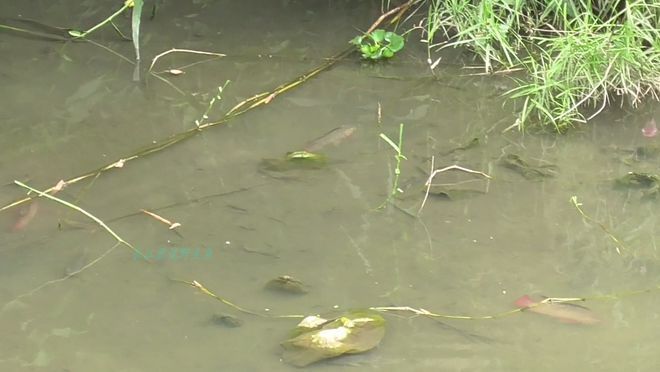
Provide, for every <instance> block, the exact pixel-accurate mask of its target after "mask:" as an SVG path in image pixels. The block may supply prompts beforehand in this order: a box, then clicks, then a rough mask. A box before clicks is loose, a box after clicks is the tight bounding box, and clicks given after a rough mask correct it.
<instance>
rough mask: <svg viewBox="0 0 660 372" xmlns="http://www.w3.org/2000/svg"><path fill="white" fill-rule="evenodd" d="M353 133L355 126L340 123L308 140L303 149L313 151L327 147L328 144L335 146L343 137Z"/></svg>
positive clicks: (345, 137)
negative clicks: (340, 124) (338, 125)
mask: <svg viewBox="0 0 660 372" xmlns="http://www.w3.org/2000/svg"><path fill="white" fill-rule="evenodd" d="M353 133H355V127H350V126H348V125H342V126H340V127H337V128H335V129H333V130H331V131H329V132H328V133H326V134H324V135H322V136H321V137H319V138H317V139H315V140H313V141H311V142H309V143H308V144H307V145H306V146H305V151H307V152H312V153H313V152H317V151H319V150H321V149H323V148H325V147H327V146H328V145H334V146H337V145H339V144H340V143H342V142H343V141H344V140H345V139H347V138H348V137H350V136H352V135H353Z"/></svg>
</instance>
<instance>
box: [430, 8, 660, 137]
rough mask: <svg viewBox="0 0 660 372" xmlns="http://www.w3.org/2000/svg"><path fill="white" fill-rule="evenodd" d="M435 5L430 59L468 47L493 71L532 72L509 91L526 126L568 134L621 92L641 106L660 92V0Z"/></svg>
mask: <svg viewBox="0 0 660 372" xmlns="http://www.w3.org/2000/svg"><path fill="white" fill-rule="evenodd" d="M427 6H428V13H427V15H426V18H425V23H424V27H422V29H423V32H424V35H423V39H424V40H426V41H427V43H428V54H429V64H431V61H432V60H433V59H434V56H435V55H437V54H438V52H439V51H441V50H442V49H444V48H448V47H458V46H461V47H466V48H468V49H469V50H471V51H472V52H473V53H474V54H475V55H476V56H478V58H479V59H480V60H481V61H482V62H483V66H484V69H485V70H486V71H488V72H493V71H495V70H510V69H511V70H513V69H522V70H523V71H525V72H526V73H525V74H524V78H522V79H519V80H518V87H517V88H515V89H513V90H511V91H510V92H508V97H509V98H511V99H513V100H514V101H516V102H520V103H521V104H520V105H519V108H518V111H517V113H518V120H517V122H516V124H517V127H518V128H519V129H521V130H522V129H524V128H525V127H527V126H528V125H530V124H541V125H546V126H551V127H553V128H554V129H556V130H558V131H562V130H565V129H566V128H568V127H570V126H573V125H576V124H578V123H583V122H585V121H587V120H588V119H590V118H591V117H593V116H595V115H597V114H598V113H599V112H601V111H602V110H603V109H604V108H605V107H607V105H608V104H610V103H611V102H612V101H613V100H614V99H617V97H622V98H623V100H624V102H626V103H628V104H630V105H631V106H633V107H635V106H637V105H638V104H639V103H640V102H642V101H643V100H645V99H648V98H649V97H650V98H653V99H656V100H658V97H659V96H660V3H658V2H657V1H656V0H638V1H631V2H624V1H600V2H592V1H587V0H547V1H538V0H527V1H526V0H484V1H477V0H448V1H442V0H427ZM440 38H441V39H442V41H439V42H438V41H437V40H436V39H440Z"/></svg>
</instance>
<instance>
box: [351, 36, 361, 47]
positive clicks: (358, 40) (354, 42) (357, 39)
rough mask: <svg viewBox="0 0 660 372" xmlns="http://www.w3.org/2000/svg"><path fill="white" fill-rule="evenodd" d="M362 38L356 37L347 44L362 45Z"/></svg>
mask: <svg viewBox="0 0 660 372" xmlns="http://www.w3.org/2000/svg"><path fill="white" fill-rule="evenodd" d="M363 38H364V37H363V36H356V37H354V38H353V39H351V41H349V42H348V43H349V44H353V45H358V46H359V45H360V44H362V39H363Z"/></svg>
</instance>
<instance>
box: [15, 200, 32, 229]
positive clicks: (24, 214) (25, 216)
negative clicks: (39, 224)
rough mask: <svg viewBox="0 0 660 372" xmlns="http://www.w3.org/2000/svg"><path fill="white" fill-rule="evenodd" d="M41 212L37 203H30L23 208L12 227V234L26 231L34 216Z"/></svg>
mask: <svg viewBox="0 0 660 372" xmlns="http://www.w3.org/2000/svg"><path fill="white" fill-rule="evenodd" d="M38 211H39V204H38V203H37V202H36V201H32V202H30V204H29V205H27V206H24V207H23V208H21V210H20V212H19V215H18V218H17V219H16V222H14V224H13V225H12V227H11V231H12V232H18V231H22V230H25V228H26V227H27V226H28V225H29V224H30V222H31V221H32V219H34V216H36V215H37V212H38Z"/></svg>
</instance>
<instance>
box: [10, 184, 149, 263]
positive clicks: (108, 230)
mask: <svg viewBox="0 0 660 372" xmlns="http://www.w3.org/2000/svg"><path fill="white" fill-rule="evenodd" d="M14 183H15V184H17V185H18V186H20V187H22V188H24V189H28V190H30V191H32V192H34V193H36V194H38V195H39V196H40V197H44V198H47V199H50V200H53V201H56V202H58V203H60V204H62V205H64V206H66V207H69V208H71V209H74V210H76V211H78V212H80V213H82V214H84V215H85V216H87V217H89V218H91V219H92V220H93V221H94V222H96V223H97V224H99V225H100V226H101V227H102V228H104V229H105V231H107V232H108V233H109V234H110V235H112V236H113V237H114V238H115V239H116V240H117V241H118V242H119V243H121V244H123V245H125V246H127V247H128V248H130V249H131V250H133V252H135V253H137V254H138V255H140V257H142V258H144V259H145V260H147V261H149V262H150V260H149V259H148V258H147V257H145V256H144V255H143V254H142V252H140V251H139V250H138V249H136V248H135V247H133V245H132V244H131V243H129V242H127V241H125V240H124V239H122V238H121V237H120V236H119V235H117V233H115V232H114V231H112V229H111V228H110V227H108V225H106V224H105V222H103V221H101V220H100V219H99V218H98V217H96V216H94V215H93V214H91V213H89V212H87V211H86V210H84V209H82V208H80V207H79V206H77V205H74V204H71V203H69V202H68V201H66V200H62V199H60V198H58V197H55V196H53V195H50V194H47V193H46V192H44V191H39V190H37V189H34V188H32V187H30V186H28V185H26V184H24V183H23V182H21V181H16V180H14Z"/></svg>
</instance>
